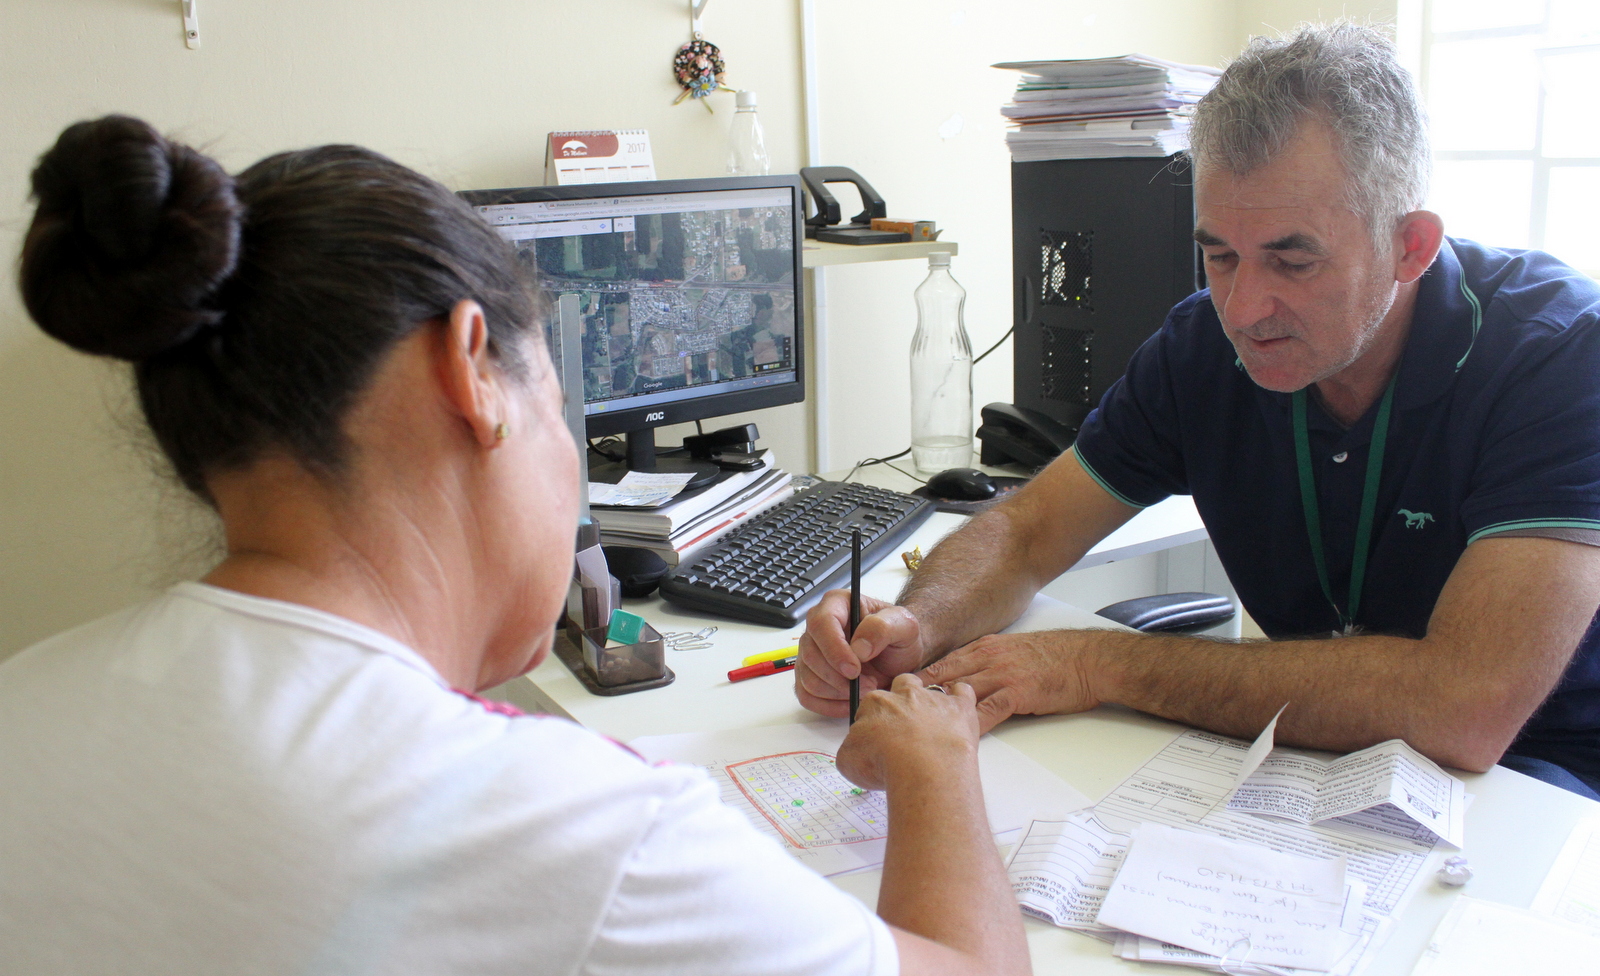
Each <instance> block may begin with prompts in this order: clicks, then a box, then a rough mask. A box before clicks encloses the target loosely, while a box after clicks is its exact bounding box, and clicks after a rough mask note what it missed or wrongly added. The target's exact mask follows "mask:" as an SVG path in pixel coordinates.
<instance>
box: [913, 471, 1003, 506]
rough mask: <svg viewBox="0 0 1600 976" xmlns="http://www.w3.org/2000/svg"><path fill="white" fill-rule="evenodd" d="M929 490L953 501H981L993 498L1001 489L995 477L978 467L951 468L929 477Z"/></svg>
mask: <svg viewBox="0 0 1600 976" xmlns="http://www.w3.org/2000/svg"><path fill="white" fill-rule="evenodd" d="M928 490H929V491H931V492H933V493H934V494H935V495H937V496H939V497H940V498H948V499H950V500H952V501H958V502H981V501H983V500H984V499H985V498H993V497H994V495H995V492H997V491H999V490H1000V489H999V488H998V487H997V486H996V485H995V483H994V479H993V478H991V477H989V476H988V475H986V474H984V473H983V472H982V471H979V470H978V469H977V468H951V469H950V470H948V471H941V472H939V473H938V474H936V475H934V476H933V477H931V478H929V479H928Z"/></svg>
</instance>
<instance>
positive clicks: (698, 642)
mask: <svg viewBox="0 0 1600 976" xmlns="http://www.w3.org/2000/svg"><path fill="white" fill-rule="evenodd" d="M716 632H717V628H716V626H715V625H712V626H710V627H702V628H701V629H700V630H697V631H692V632H691V631H687V630H671V631H668V632H667V633H665V634H662V635H661V639H662V640H663V641H665V642H666V645H667V646H668V647H670V648H672V649H673V650H674V651H703V650H705V649H706V648H708V647H710V646H711V635H712V634H715V633H716Z"/></svg>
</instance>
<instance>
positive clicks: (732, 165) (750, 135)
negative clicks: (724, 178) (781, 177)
mask: <svg viewBox="0 0 1600 976" xmlns="http://www.w3.org/2000/svg"><path fill="white" fill-rule="evenodd" d="M734 97H735V99H737V102H738V110H737V111H735V112H734V113H733V128H732V129H731V130H730V131H729V132H728V175H729V176H766V175H767V174H768V173H769V172H771V170H772V164H771V162H770V161H769V160H768V159H767V143H766V139H764V138H763V137H762V135H761V119H760V118H759V117H757V116H756V93H755V92H753V91H742V92H739V93H738V94H737V95H735V96H734Z"/></svg>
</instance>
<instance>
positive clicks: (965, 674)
mask: <svg viewBox="0 0 1600 976" xmlns="http://www.w3.org/2000/svg"><path fill="white" fill-rule="evenodd" d="M1097 633H1099V632H1098V631H1092V630H1090V631H1076V630H1047V631H1039V632H1036V633H1028V634H991V635H990V636H988V637H980V638H978V639H977V640H975V641H973V642H972V643H970V644H968V645H966V646H965V647H958V648H956V649H955V650H954V651H951V652H950V653H949V654H948V655H947V656H945V657H944V658H941V659H940V660H938V661H936V662H934V663H933V664H930V665H928V666H927V667H926V668H923V669H922V671H920V672H919V673H918V676H919V677H920V678H922V679H923V680H924V681H926V682H928V683H929V684H940V685H946V686H948V685H949V684H950V683H951V682H955V681H961V682H965V683H967V684H969V685H971V686H972V690H973V691H974V692H975V693H976V694H977V696H978V722H979V725H980V727H981V728H982V730H983V731H984V732H988V731H989V730H990V729H992V728H994V727H995V726H996V725H999V724H1000V723H1001V722H1003V721H1005V720H1006V719H1008V718H1010V717H1011V716H1013V715H1046V714H1052V713H1056V712H1084V711H1088V710H1089V709H1091V708H1094V707H1095V706H1096V705H1098V704H1100V702H1099V700H1098V699H1097V698H1096V697H1095V695H1094V692H1093V686H1092V683H1091V681H1090V676H1091V674H1092V668H1091V665H1090V664H1089V662H1088V661H1087V660H1086V651H1087V649H1088V647H1089V646H1090V642H1091V641H1092V640H1093V639H1094V635H1095V634H1097Z"/></svg>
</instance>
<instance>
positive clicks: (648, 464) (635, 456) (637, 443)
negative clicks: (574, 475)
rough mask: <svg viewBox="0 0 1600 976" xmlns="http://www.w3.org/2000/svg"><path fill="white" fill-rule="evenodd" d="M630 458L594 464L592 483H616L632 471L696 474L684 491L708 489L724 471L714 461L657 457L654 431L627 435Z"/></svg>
mask: <svg viewBox="0 0 1600 976" xmlns="http://www.w3.org/2000/svg"><path fill="white" fill-rule="evenodd" d="M626 437H627V441H626V443H627V445H628V446H627V457H626V459H625V460H623V461H591V462H590V464H589V480H590V481H599V482H605V483H607V484H613V485H614V484H616V483H617V482H619V481H621V480H622V478H623V476H624V475H626V474H627V473H628V472H629V471H644V472H650V473H653V474H692V475H694V477H693V478H690V479H689V483H688V484H687V485H685V486H684V487H683V490H684V491H695V490H697V489H700V488H704V487H706V486H708V485H710V484H711V483H712V482H714V481H716V480H717V476H718V475H720V474H721V473H722V469H721V468H719V467H717V466H716V465H715V464H712V463H711V462H710V461H696V460H695V459H693V458H687V457H659V456H657V454H656V432H655V429H654V428H646V429H644V430H630V431H628V433H627V435H626Z"/></svg>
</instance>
